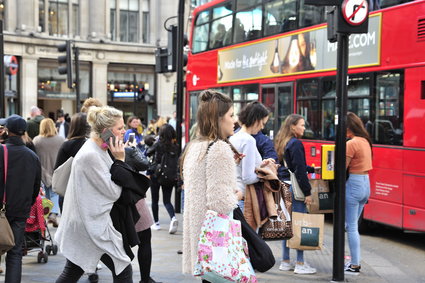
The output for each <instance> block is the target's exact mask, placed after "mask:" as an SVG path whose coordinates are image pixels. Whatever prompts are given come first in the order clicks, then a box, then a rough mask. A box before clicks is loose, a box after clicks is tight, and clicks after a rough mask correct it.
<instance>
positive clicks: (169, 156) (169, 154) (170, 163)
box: [155, 150, 179, 186]
mask: <svg viewBox="0 0 425 283" xmlns="http://www.w3.org/2000/svg"><path fill="white" fill-rule="evenodd" d="M178 163H179V157H178V155H177V152H176V151H170V150H166V151H165V152H164V154H163V155H162V157H161V163H160V164H158V165H157V167H156V170H155V177H156V178H157V180H158V183H159V184H160V185H163V186H174V185H175V184H176V183H177V174H178Z"/></svg>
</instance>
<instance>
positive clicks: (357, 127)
mask: <svg viewBox="0 0 425 283" xmlns="http://www.w3.org/2000/svg"><path fill="white" fill-rule="evenodd" d="M347 129H349V130H350V131H351V132H352V133H353V135H355V136H356V137H361V138H364V139H366V140H367V141H368V143H369V145H370V148H371V149H372V139H371V138H370V136H369V133H368V132H367V131H366V128H365V127H364V125H363V122H362V119H360V118H359V116H357V115H356V114H354V113H353V112H347Z"/></svg>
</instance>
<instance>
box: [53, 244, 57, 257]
mask: <svg viewBox="0 0 425 283" xmlns="http://www.w3.org/2000/svg"><path fill="white" fill-rule="evenodd" d="M52 252H53V255H57V254H58V246H57V245H53V248H52Z"/></svg>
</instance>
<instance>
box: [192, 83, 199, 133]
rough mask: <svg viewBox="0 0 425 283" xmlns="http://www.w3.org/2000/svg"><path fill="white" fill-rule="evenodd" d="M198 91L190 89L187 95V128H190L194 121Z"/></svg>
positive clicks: (197, 103)
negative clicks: (188, 108)
mask: <svg viewBox="0 0 425 283" xmlns="http://www.w3.org/2000/svg"><path fill="white" fill-rule="evenodd" d="M199 93H200V91H192V92H190V94H189V95H190V96H189V103H190V105H189V107H190V110H189V115H190V117H189V129H191V128H192V126H193V125H194V124H195V123H196V112H197V111H198V105H199V99H198V96H199Z"/></svg>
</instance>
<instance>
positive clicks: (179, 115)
mask: <svg viewBox="0 0 425 283" xmlns="http://www.w3.org/2000/svg"><path fill="white" fill-rule="evenodd" d="M184 3H185V1H184V0H179V8H178V13H177V20H178V24H177V61H176V65H177V66H176V70H177V99H176V108H177V109H176V116H177V117H176V130H177V143H178V146H179V153H181V151H182V121H183V99H184V93H183V88H184V86H183V30H184ZM180 200H181V192H180V191H179V190H176V194H175V204H176V205H175V209H176V212H180V211H181V208H180Z"/></svg>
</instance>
